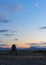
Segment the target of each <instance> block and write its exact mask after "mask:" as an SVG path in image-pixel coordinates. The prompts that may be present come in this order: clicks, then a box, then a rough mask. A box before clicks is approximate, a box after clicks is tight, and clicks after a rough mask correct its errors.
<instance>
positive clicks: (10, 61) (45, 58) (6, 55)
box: [0, 50, 46, 65]
mask: <svg viewBox="0 0 46 65" xmlns="http://www.w3.org/2000/svg"><path fill="white" fill-rule="evenodd" d="M0 65H46V51H24V50H23V51H22V50H21V51H20V50H19V51H16V52H12V51H0Z"/></svg>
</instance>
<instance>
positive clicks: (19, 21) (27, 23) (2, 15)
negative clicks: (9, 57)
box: [0, 0, 46, 46]
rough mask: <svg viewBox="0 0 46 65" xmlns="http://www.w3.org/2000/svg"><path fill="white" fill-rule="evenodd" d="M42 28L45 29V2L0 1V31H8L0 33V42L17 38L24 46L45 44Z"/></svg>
mask: <svg viewBox="0 0 46 65" xmlns="http://www.w3.org/2000/svg"><path fill="white" fill-rule="evenodd" d="M40 27H41V28H43V29H40ZM44 27H46V0H0V30H9V31H7V32H5V33H4V32H3V33H1V32H0V41H4V40H5V41H9V40H14V39H16V38H17V39H18V41H23V43H25V44H26V43H36V42H39V41H43V42H46V28H44ZM11 31H14V32H11ZM15 31H17V32H15ZM3 34H4V35H5V36H4V35H3ZM6 34H7V35H8V36H6ZM9 34H11V35H9ZM12 34H13V35H12ZM13 43H14V42H13ZM39 45H41V44H39ZM43 46H44V45H43Z"/></svg>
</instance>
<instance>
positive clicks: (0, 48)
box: [0, 47, 10, 50]
mask: <svg viewBox="0 0 46 65" xmlns="http://www.w3.org/2000/svg"><path fill="white" fill-rule="evenodd" d="M0 50H10V48H2V47H0Z"/></svg>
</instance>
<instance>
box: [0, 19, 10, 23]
mask: <svg viewBox="0 0 46 65" xmlns="http://www.w3.org/2000/svg"><path fill="white" fill-rule="evenodd" d="M8 22H10V20H6V19H0V23H8Z"/></svg>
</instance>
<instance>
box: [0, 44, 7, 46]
mask: <svg viewBox="0 0 46 65" xmlns="http://www.w3.org/2000/svg"><path fill="white" fill-rule="evenodd" d="M0 46H8V45H7V44H0Z"/></svg>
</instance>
